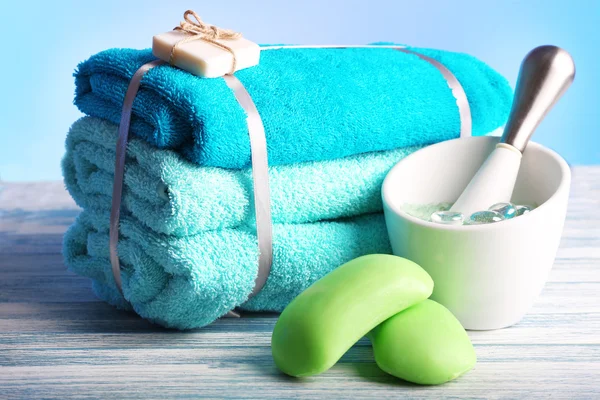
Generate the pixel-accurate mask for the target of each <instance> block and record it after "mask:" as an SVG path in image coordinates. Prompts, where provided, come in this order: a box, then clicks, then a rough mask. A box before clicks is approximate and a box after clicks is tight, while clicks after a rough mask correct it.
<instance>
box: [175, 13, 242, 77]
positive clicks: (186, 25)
mask: <svg viewBox="0 0 600 400" xmlns="http://www.w3.org/2000/svg"><path fill="white" fill-rule="evenodd" d="M190 15H191V16H193V17H194V19H195V21H193V20H192V19H191V18H190ZM173 30H174V31H182V32H185V33H187V34H189V35H190V36H189V37H187V38H185V39H182V40H180V41H179V42H177V43H175V44H174V45H173V47H172V48H171V55H170V56H169V64H171V65H173V66H174V65H175V50H177V48H178V47H179V46H181V45H182V44H184V43H187V42H191V41H192V40H202V41H204V42H206V43H210V44H212V45H213V46H216V47H219V48H220V49H223V50H225V51H227V52H229V53H231V56H232V57H233V61H232V63H231V70H230V71H229V74H233V73H234V72H235V68H236V66H237V60H236V57H235V53H234V52H233V50H232V49H231V48H230V47H229V46H226V45H224V44H223V43H220V42H217V40H233V39H238V38H241V37H242V34H241V33H239V32H235V31H232V30H230V29H222V28H219V27H216V26H214V25H210V24H207V23H205V22H204V21H202V19H201V18H200V17H199V16H198V14H196V13H195V12H194V11H192V10H187V11H186V12H185V13H184V14H183V21H181V22H180V23H179V26H176V27H175V28H173Z"/></svg>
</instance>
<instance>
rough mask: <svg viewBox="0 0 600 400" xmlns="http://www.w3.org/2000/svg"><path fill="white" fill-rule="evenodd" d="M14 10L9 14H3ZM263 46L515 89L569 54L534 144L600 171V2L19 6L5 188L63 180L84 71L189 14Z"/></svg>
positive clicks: (2, 120) (5, 67)
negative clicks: (547, 60)
mask: <svg viewBox="0 0 600 400" xmlns="http://www.w3.org/2000/svg"><path fill="white" fill-rule="evenodd" d="M6 3H8V4H6ZM188 8H192V9H195V10H196V11H197V12H198V13H199V14H200V15H201V16H202V17H203V18H204V19H205V20H206V21H208V22H211V23H214V24H217V25H220V26H223V27H226V28H235V29H237V30H239V31H242V32H243V33H244V35H245V36H246V37H248V38H250V39H252V40H254V41H257V42H260V43H297V44H363V43H370V42H376V41H389V42H397V43H408V44H411V45H416V46H425V47H435V48H441V49H448V50H454V51H461V52H468V53H471V54H473V55H475V56H477V57H479V58H481V59H482V60H484V61H486V62H487V63H489V64H490V65H491V66H492V67H494V68H496V69H497V70H498V71H500V72H501V73H502V74H504V75H505V76H506V77H507V78H508V79H509V80H510V82H511V83H512V85H513V87H514V84H515V82H516V78H517V73H518V68H519V64H520V62H521V60H522V58H523V56H524V55H525V54H526V53H527V52H528V51H529V50H530V49H532V48H533V47H535V46H538V45H541V44H556V45H558V46H561V47H564V48H565V49H567V50H568V51H569V52H570V53H571V54H572V55H573V57H574V59H575V63H576V65H577V78H576V79H575V83H574V84H573V86H572V87H571V89H569V91H568V92H567V93H566V95H565V96H564V98H563V99H562V100H561V101H560V102H559V104H558V105H557V106H556V107H555V108H554V110H553V111H552V112H551V114H550V115H549V116H548V118H547V119H546V120H545V121H544V122H543V123H542V125H541V126H540V128H539V130H538V132H537V133H536V135H535V140H536V141H538V142H541V143H543V144H545V145H547V146H549V147H551V148H553V149H555V150H557V151H558V152H559V153H560V154H562V155H563V156H564V157H565V158H566V159H567V161H568V162H570V163H572V164H600V118H599V116H598V114H599V110H600V101H599V99H600V94H599V89H600V78H599V74H600V68H599V61H600V56H599V54H600V39H599V38H600V33H599V32H598V31H599V27H600V1H596V0H589V1H588V0H571V1H541V0H535V1H499V0H498V1H476V0H468V1H467V0H465V1H452V2H450V1H443V0H437V1H434V0H429V1H414V0H412V1H328V0H319V1H313V0H310V1H293V2H291V1H290V2H286V1H248V0H247V1H236V0H229V1H227V2H223V1H213V2H204V1H203V2H200V1H196V2H194V1H172V0H171V1H167V0H163V1H150V0H148V1H126V0H120V1H115V0H105V1H96V2H90V3H85V2H83V1H81V0H78V1H53V2H51V1H48V2H41V1H38V2H36V1H29V2H24V1H13V0H9V1H7V2H4V3H3V5H2V8H1V9H0V30H1V31H2V32H1V33H2V37H3V38H4V40H3V43H2V46H3V48H4V53H3V54H4V57H5V61H4V62H2V63H1V64H0V93H1V95H0V139H1V141H0V179H3V180H45V179H60V178H61V176H60V168H59V162H60V158H61V157H62V154H63V146H64V137H65V134H66V132H67V130H68V128H69V126H70V124H71V123H72V122H73V121H75V120H76V119H77V118H78V117H79V116H80V113H79V112H78V111H77V109H76V108H75V107H74V106H73V105H72V100H73V90H74V86H73V78H72V73H73V70H74V68H75V66H76V65H77V63H78V62H80V61H82V60H84V59H85V58H87V57H88V56H90V55H92V54H93V53H96V52H98V51H100V50H103V49H106V48H110V47H134V48H144V47H149V46H150V44H151V38H152V35H153V34H156V33H160V32H163V31H166V30H169V29H171V28H172V27H173V26H174V25H176V24H177V23H178V22H179V20H180V19H181V16H182V13H183V11H184V10H186V9H188Z"/></svg>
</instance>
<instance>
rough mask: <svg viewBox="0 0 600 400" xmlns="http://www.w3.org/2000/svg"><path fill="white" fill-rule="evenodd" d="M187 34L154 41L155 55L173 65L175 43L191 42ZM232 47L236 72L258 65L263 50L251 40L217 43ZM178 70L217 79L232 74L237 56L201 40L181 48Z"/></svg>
mask: <svg viewBox="0 0 600 400" xmlns="http://www.w3.org/2000/svg"><path fill="white" fill-rule="evenodd" d="M189 36H190V35H189V34H187V33H185V32H183V31H170V32H166V33H163V34H160V35H156V36H154V37H153V38H152V54H154V56H155V57H158V58H160V59H161V60H164V61H167V62H169V59H170V57H171V49H172V48H173V46H174V45H175V43H177V42H179V41H180V40H183V39H185V38H188V37H189ZM216 42H219V43H221V44H223V45H225V46H227V47H229V48H230V49H231V50H232V51H233V53H234V54H235V59H236V68H235V70H236V71H239V70H240V69H244V68H249V67H253V66H255V65H258V62H259V59H260V47H259V46H258V44H256V43H254V42H251V41H250V40H248V39H245V38H243V37H240V38H238V39H231V40H216ZM174 61H175V62H174V64H175V66H177V67H179V68H181V69H183V70H185V71H188V72H190V73H192V74H194V75H197V76H201V77H204V78H217V77H220V76H223V75H226V74H228V73H230V72H231V66H232V64H233V55H232V54H231V53H230V52H229V51H227V50H224V49H222V48H219V47H218V46H215V45H214V44H211V43H208V42H205V41H204V40H201V39H197V40H191V41H189V42H186V43H182V44H180V45H178V46H177V49H176V50H175V58H174Z"/></svg>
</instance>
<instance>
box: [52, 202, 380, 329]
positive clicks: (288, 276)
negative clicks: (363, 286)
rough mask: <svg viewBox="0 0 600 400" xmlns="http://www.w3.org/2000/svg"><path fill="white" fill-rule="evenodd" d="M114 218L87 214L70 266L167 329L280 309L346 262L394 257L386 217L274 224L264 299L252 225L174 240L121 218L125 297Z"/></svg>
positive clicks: (73, 242) (71, 234)
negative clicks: (112, 239) (111, 245)
mask: <svg viewBox="0 0 600 400" xmlns="http://www.w3.org/2000/svg"><path fill="white" fill-rule="evenodd" d="M108 220H109V213H108V211H106V212H99V211H98V212H93V213H92V212H89V211H84V212H83V213H82V214H81V215H80V216H79V217H78V218H77V221H76V222H75V224H74V225H73V226H72V227H71V228H70V229H69V230H68V231H67V233H66V234H65V241H64V247H63V254H64V257H65V261H66V264H67V265H68V267H69V269H70V270H72V271H74V272H75V273H77V274H79V275H83V276H87V277H89V278H91V279H93V288H94V291H95V292H96V294H97V295H98V296H99V297H100V298H101V299H103V300H105V301H107V302H108V303H110V304H113V305H115V306H117V307H120V308H125V309H130V308H133V310H135V312H137V313H138V314H139V315H140V316H142V317H144V318H147V319H149V320H151V321H153V322H155V323H158V324H160V325H163V326H166V327H172V328H178V329H190V328H197V327H201V326H204V325H207V324H209V323H211V322H212V321H214V320H215V319H217V318H218V317H220V316H222V315H223V314H225V313H226V312H227V311H229V310H232V309H233V308H235V307H237V306H240V307H241V308H242V309H244V310H256V311H281V310H283V308H284V307H285V306H286V305H287V304H288V303H289V302H290V301H291V300H292V299H293V298H294V297H295V296H297V295H298V294H299V293H300V292H302V291H303V290H304V289H306V288H307V287H308V286H310V285H311V284H312V283H313V282H315V281H316V280H317V279H319V278H321V277H322V276H324V275H325V274H327V273H328V272H330V271H331V270H333V269H334V268H337V267H338V266H340V265H342V264H343V263H345V262H347V261H349V260H351V259H353V258H356V257H359V256H362V255H365V254H372V253H388V254H389V253H390V252H391V249H390V245H389V242H388V238H387V233H386V229H385V223H384V220H383V215H381V214H372V215H367V216H362V217H356V218H352V219H345V220H338V221H328V222H317V223H312V224H299V225H282V224H276V225H275V226H274V254H273V256H274V257H273V266H272V270H271V274H270V275H269V279H268V280H267V283H266V285H265V286H264V288H263V289H262V290H261V291H260V293H258V295H257V296H255V297H254V298H252V299H251V300H250V301H248V302H246V300H247V298H248V295H249V294H250V292H251V291H252V288H253V286H254V279H255V277H256V272H257V258H258V249H257V242H256V236H255V234H254V230H253V229H252V228H240V229H223V230H217V231H210V232H204V233H202V234H200V235H195V236H188V237H185V238H175V237H173V236H167V235H161V234H157V233H156V232H153V231H152V230H150V229H148V228H145V227H144V226H143V225H142V224H141V223H139V222H137V221H136V220H135V219H133V218H130V217H128V216H126V215H124V216H123V217H122V219H121V221H122V222H121V228H120V233H121V237H120V240H119V248H118V249H119V258H120V260H121V263H122V264H121V265H122V278H123V291H124V294H125V298H126V299H127V300H128V301H125V300H124V298H123V297H122V296H121V295H120V294H119V292H118V291H117V289H116V287H115V285H114V280H113V277H112V272H111V265H110V261H109V258H108V257H109V254H108Z"/></svg>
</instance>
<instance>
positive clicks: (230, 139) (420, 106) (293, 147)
mask: <svg viewBox="0 0 600 400" xmlns="http://www.w3.org/2000/svg"><path fill="white" fill-rule="evenodd" d="M413 50H415V51H417V52H420V53H423V54H425V55H427V56H429V57H432V58H434V59H436V60H438V61H440V62H441V63H442V64H444V65H445V66H446V67H447V68H448V69H450V70H451V71H452V72H453V73H454V75H455V76H456V77H457V78H458V80H459V81H460V82H461V84H462V85H463V87H464V89H465V92H466V94H467V97H468V99H469V104H470V106H471V114H472V118H473V134H474V135H482V134H485V133H487V132H489V131H491V130H493V129H495V128H497V127H498V126H501V125H502V124H503V123H504V121H505V120H506V117H507V115H508V112H509V109H510V106H511V97H512V96H511V89H510V87H509V85H508V83H507V81H506V80H505V79H504V78H503V77H502V76H501V75H499V74H498V73H497V72H495V71H494V70H492V69H491V68H490V67H488V66H487V65H486V64H484V63H483V62H481V61H479V60H477V59H476V58H474V57H471V56H469V55H466V54H459V53H452V52H445V51H438V50H431V49H418V48H414V49H413ZM153 59H154V57H153V56H152V54H151V52H150V50H132V49H111V50H106V51H103V52H101V53H99V54H96V55H94V56H92V57H91V58H90V59H89V60H87V61H85V62H83V63H81V64H80V65H79V68H78V70H77V72H76V74H75V77H76V79H75V82H76V97H75V104H76V105H77V106H78V107H79V109H80V110H81V111H82V112H84V113H86V114H88V115H90V116H96V117H101V118H104V119H107V120H110V121H112V122H114V123H118V122H119V120H120V116H121V107H122V103H123V98H124V95H125V91H126V89H127V85H128V82H129V80H130V78H131V77H132V75H133V74H134V72H135V71H136V70H137V69H138V68H139V67H140V66H141V65H142V64H144V63H146V62H148V61H150V60H153ZM236 76H237V77H238V78H239V79H240V80H241V81H242V83H243V84H244V86H245V87H246V88H247V90H248V92H249V93H250V95H251V96H252V99H253V100H254V102H255V103H256V106H257V108H258V110H259V112H260V114H261V116H262V119H263V122H264V125H265V131H266V136H267V143H268V151H269V163H270V165H279V164H292V163H298V162H305V161H314V160H326V159H335V158H340V157H344V156H349V155H354V154H360V153H366V152H371V151H380V150H390V149H395V148H400V147H408V146H415V145H423V144H431V143H435V142H439V141H442V140H446V139H451V138H456V137H458V135H459V127H460V119H459V114H458V107H457V105H456V100H455V98H454V97H453V96H452V93H451V91H450V89H449V87H448V84H447V82H446V80H445V79H444V78H443V77H442V75H441V74H440V72H439V71H438V70H437V69H436V68H435V67H433V66H432V65H431V64H430V63H428V62H426V61H424V60H422V59H420V58H419V57H417V56H416V55H412V54H406V53H402V52H399V51H396V50H393V49H386V48H381V49H373V48H348V49H281V50H267V51H263V52H262V54H261V60H260V65H258V66H256V67H254V68H248V69H245V70H242V71H239V72H237V73H236ZM131 131H132V132H133V134H135V135H137V136H139V137H141V138H143V139H145V140H146V141H148V142H149V143H151V144H152V145H155V146H157V147H160V148H170V149H175V150H177V151H179V152H180V153H182V154H184V155H185V156H186V157H187V158H188V159H189V160H191V161H193V162H195V163H197V164H201V165H207V166H217V167H225V168H243V167H247V166H248V165H249V164H250V145H249V139H248V132H247V126H246V115H245V114H244V111H243V110H242V109H241V107H240V106H239V104H238V103H237V101H236V100H235V98H234V96H233V93H232V91H231V90H230V89H229V88H228V87H227V85H226V84H225V82H224V80H223V79H222V78H216V79H201V78H198V77H195V76H193V75H191V74H189V73H187V72H185V71H182V70H179V69H177V68H173V67H170V66H168V65H165V66H161V67H157V68H154V69H152V70H151V71H150V72H148V74H147V75H146V76H145V77H144V78H143V80H142V85H141V89H140V91H139V93H138V95H137V98H136V100H135V102H134V104H133V117H132V125H131Z"/></svg>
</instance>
